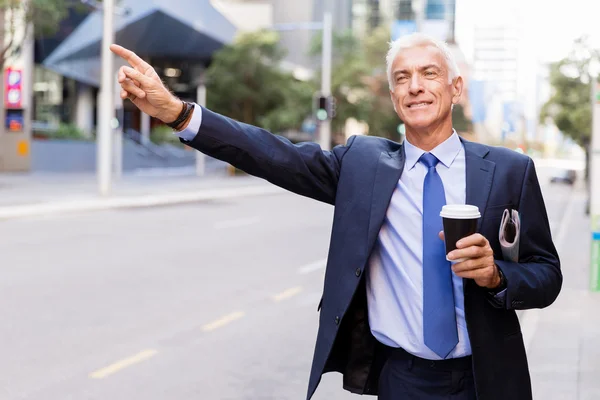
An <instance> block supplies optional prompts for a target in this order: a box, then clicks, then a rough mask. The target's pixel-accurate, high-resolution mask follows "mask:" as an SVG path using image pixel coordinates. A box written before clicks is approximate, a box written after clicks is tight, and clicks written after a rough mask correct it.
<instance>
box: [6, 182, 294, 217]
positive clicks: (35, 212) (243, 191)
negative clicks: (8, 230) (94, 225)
mask: <svg viewBox="0 0 600 400" xmlns="http://www.w3.org/2000/svg"><path fill="white" fill-rule="evenodd" d="M284 192H285V190H284V189H281V188H279V187H277V186H271V185H269V186H267V185H265V186H261V187H241V188H240V187H238V188H228V189H212V190H210V189H209V190H201V191H196V192H191V191H186V192H175V193H168V194H160V195H157V194H150V195H137V196H119V197H112V198H111V197H109V198H91V199H79V200H73V201H53V202H47V203H36V204H26V205H17V206H3V207H0V220H2V219H11V218H21V217H31V216H40V215H49V214H66V213H70V212H81V211H100V210H110V209H118V208H139V207H155V206H161V205H168V204H184V203H193V202H198V201H203V200H217V199H231V198H237V197H248V196H263V195H269V194H281V193H284Z"/></svg>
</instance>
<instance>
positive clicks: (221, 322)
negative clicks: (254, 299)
mask: <svg viewBox="0 0 600 400" xmlns="http://www.w3.org/2000/svg"><path fill="white" fill-rule="evenodd" d="M244 315H245V314H244V313H243V312H242V311H236V312H233V313H231V314H227V315H225V316H223V317H221V318H219V319H217V320H215V321H213V322H211V323H209V324H206V325H204V326H203V327H202V330H203V331H204V332H210V331H214V330H215V329H218V328H221V327H223V326H225V325H227V324H229V323H231V322H233V321H235V320H238V319H240V318H242V317H243V316H244Z"/></svg>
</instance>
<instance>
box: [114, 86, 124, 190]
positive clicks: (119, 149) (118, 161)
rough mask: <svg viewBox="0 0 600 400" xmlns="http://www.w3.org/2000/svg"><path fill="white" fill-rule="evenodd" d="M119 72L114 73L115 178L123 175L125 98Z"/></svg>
mask: <svg viewBox="0 0 600 400" xmlns="http://www.w3.org/2000/svg"><path fill="white" fill-rule="evenodd" d="M117 77H118V74H115V75H114V78H113V84H114V88H115V89H114V91H113V95H114V96H113V97H114V99H115V100H114V102H115V103H114V108H115V117H114V118H113V121H114V124H115V125H116V127H114V126H113V128H112V131H113V137H114V141H113V146H114V151H113V168H114V171H113V173H114V178H115V180H117V181H118V180H120V179H121V178H122V176H123V100H122V99H121V96H120V90H121V85H119V82H118V80H117Z"/></svg>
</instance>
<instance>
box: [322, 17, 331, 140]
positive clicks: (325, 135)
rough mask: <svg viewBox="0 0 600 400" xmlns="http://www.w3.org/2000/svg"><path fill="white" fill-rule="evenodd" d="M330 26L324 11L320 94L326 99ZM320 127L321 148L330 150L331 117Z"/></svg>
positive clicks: (328, 81)
mask: <svg viewBox="0 0 600 400" xmlns="http://www.w3.org/2000/svg"><path fill="white" fill-rule="evenodd" d="M331 25H332V23H331V13H330V12H328V11H326V12H325V15H324V16H323V49H322V56H321V58H322V60H321V63H322V67H321V94H322V95H323V96H325V97H326V98H329V97H330V96H331V41H332V32H331V31H332V27H331ZM320 127H321V148H322V149H323V150H331V116H328V118H326V119H325V120H324V121H322V122H321V124H320Z"/></svg>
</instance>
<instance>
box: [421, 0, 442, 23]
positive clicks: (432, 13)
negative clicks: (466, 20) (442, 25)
mask: <svg viewBox="0 0 600 400" xmlns="http://www.w3.org/2000/svg"><path fill="white" fill-rule="evenodd" d="M445 18H446V4H445V0H428V1H427V6H425V19H445Z"/></svg>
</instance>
